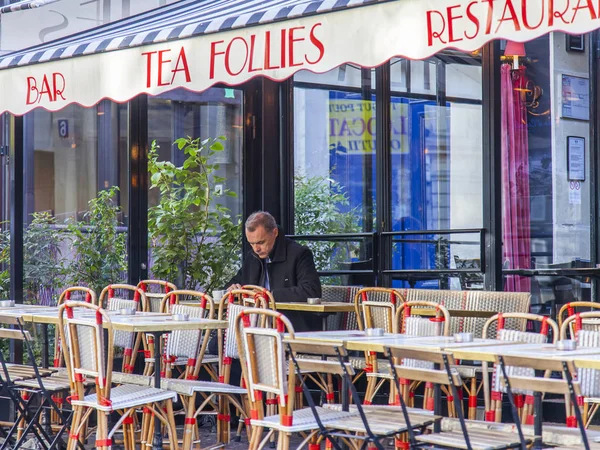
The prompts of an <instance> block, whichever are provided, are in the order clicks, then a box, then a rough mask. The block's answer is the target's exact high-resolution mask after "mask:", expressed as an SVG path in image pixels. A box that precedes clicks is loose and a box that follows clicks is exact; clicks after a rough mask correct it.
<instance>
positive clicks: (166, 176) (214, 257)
mask: <svg viewBox="0 0 600 450" xmlns="http://www.w3.org/2000/svg"><path fill="white" fill-rule="evenodd" d="M224 140H225V138H224V137H220V138H218V139H212V138H211V139H204V140H200V139H192V138H190V137H188V138H182V139H178V140H177V141H176V142H175V144H176V145H177V147H178V149H179V150H181V151H183V152H184V154H185V161H184V162H183V165H182V166H181V167H178V166H176V165H174V164H173V163H172V162H170V161H159V160H158V145H157V144H156V142H153V143H152V147H151V149H150V153H149V161H148V170H149V171H150V174H151V178H150V182H151V186H150V188H151V189H158V190H159V192H160V200H159V203H158V205H156V206H154V207H151V208H150V209H149V211H148V228H149V236H150V239H151V246H152V248H153V256H154V264H153V266H152V273H153V275H154V276H155V277H158V278H161V279H163V280H169V281H176V282H177V283H176V284H177V285H178V286H184V287H185V288H186V289H197V288H198V287H202V288H204V290H205V291H206V292H211V291H212V290H213V289H218V288H221V287H223V286H224V285H225V283H226V282H227V281H228V280H229V279H230V278H231V277H232V276H233V274H234V273H235V271H236V270H237V268H238V266H239V261H240V257H239V256H240V249H241V220H240V218H239V217H232V216H231V214H230V210H229V209H228V208H227V207H225V206H223V205H222V204H220V203H219V201H218V200H219V198H220V197H221V195H227V196H232V197H236V196H237V195H236V193H235V192H232V191H231V190H227V189H226V190H224V191H223V192H217V190H216V185H217V184H223V183H224V182H225V178H223V177H220V176H217V175H216V174H215V172H216V171H217V170H218V169H219V166H218V164H213V163H212V162H211V157H212V156H213V155H214V154H215V153H217V152H222V151H223V150H224V147H223V143H222V141H224Z"/></svg>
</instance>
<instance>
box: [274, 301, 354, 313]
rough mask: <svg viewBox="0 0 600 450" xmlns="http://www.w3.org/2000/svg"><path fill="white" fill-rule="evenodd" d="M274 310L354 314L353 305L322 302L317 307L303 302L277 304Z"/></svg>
mask: <svg viewBox="0 0 600 450" xmlns="http://www.w3.org/2000/svg"><path fill="white" fill-rule="evenodd" d="M275 308H276V309H277V310H278V311H304V312H312V313H337V312H354V303H344V302H322V303H319V304H318V305H310V304H308V303H304V302H298V303H287V302H277V303H276V304H275Z"/></svg>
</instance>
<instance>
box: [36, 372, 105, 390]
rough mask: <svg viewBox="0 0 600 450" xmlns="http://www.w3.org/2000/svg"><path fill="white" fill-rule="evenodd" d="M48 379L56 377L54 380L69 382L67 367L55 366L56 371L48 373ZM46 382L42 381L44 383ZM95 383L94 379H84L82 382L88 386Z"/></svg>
mask: <svg viewBox="0 0 600 450" xmlns="http://www.w3.org/2000/svg"><path fill="white" fill-rule="evenodd" d="M50 379H56V380H61V381H63V382H65V383H68V382H69V374H68V373H67V369H65V368H64V367H59V368H57V371H56V372H54V373H53V374H52V375H50ZM45 384H46V383H45V382H44V385H45ZM95 384H96V383H95V382H94V380H91V379H89V378H88V379H86V380H85V382H84V383H83V385H84V386H85V387H90V386H94V385H95Z"/></svg>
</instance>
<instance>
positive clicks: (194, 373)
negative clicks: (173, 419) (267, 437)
mask: <svg viewBox="0 0 600 450" xmlns="http://www.w3.org/2000/svg"><path fill="white" fill-rule="evenodd" d="M190 298H192V299H194V300H195V305H194V304H192V303H191V302H190V301H189V299H190ZM184 302H185V303H184ZM162 310H163V311H165V312H169V313H171V314H188V315H189V316H190V317H197V318H205V319H212V318H213V317H214V314H215V307H214V302H213V300H212V298H211V297H210V296H209V295H207V294H205V293H202V292H198V291H187V290H177V291H172V292H171V293H170V294H167V295H165V296H164V299H163V302H162ZM209 338H210V330H206V331H204V332H201V331H173V332H172V333H171V335H170V336H169V338H168V339H167V340H166V342H165V350H164V363H165V365H164V368H163V370H164V371H165V375H166V377H167V379H165V380H163V384H162V387H163V388H165V389H169V390H173V391H175V392H177V393H178V394H179V395H180V396H181V397H182V401H183V402H184V404H185V407H184V410H185V421H184V432H183V448H184V449H191V448H192V446H193V445H194V444H196V443H197V442H199V438H200V435H199V433H198V429H197V426H196V418H197V417H198V416H199V415H200V414H206V413H209V414H216V415H217V419H218V424H219V426H218V432H219V436H220V439H225V441H224V442H225V443H226V442H227V441H228V439H229V433H228V428H229V415H228V414H227V415H226V414H222V413H221V411H222V410H223V408H224V406H223V402H224V401H227V402H228V404H233V405H234V406H235V408H236V409H237V411H238V413H239V415H240V417H241V419H242V420H243V419H245V418H246V413H245V411H244V408H243V406H242V405H241V403H240V402H239V401H238V400H237V399H236V398H235V395H245V394H246V390H245V389H243V388H240V387H236V386H232V385H230V384H226V383H225V382H211V381H198V377H199V374H200V371H201V368H202V367H206V366H207V365H208V364H212V363H216V362H219V358H217V360H216V361H215V360H210V361H207V360H206V359H205V355H206V349H207V345H208V342H209ZM178 360H183V361H185V369H184V370H183V373H182V374H181V376H180V379H169V378H171V375H172V373H173V368H174V366H175V365H176V364H177V361H178ZM198 395H201V396H202V397H203V398H202V401H201V404H200V406H198V407H196V399H197V398H198ZM207 407H212V410H210V411H207V410H206V408H207ZM225 430H227V432H226V431H225Z"/></svg>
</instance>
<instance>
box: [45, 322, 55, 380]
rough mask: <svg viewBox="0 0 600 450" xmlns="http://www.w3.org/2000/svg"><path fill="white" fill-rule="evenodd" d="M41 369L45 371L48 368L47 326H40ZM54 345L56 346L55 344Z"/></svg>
mask: <svg viewBox="0 0 600 450" xmlns="http://www.w3.org/2000/svg"><path fill="white" fill-rule="evenodd" d="M42 344H43V345H42V367H43V368H44V369H47V368H48V367H49V366H50V357H49V353H48V347H49V345H50V343H49V342H48V324H47V323H43V324H42ZM55 345H56V344H55Z"/></svg>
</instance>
